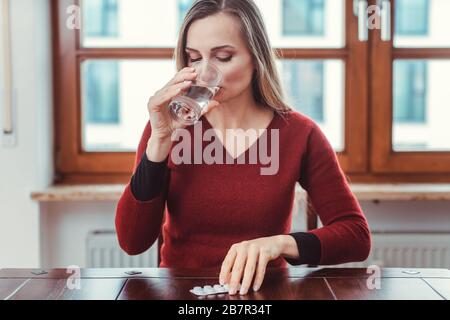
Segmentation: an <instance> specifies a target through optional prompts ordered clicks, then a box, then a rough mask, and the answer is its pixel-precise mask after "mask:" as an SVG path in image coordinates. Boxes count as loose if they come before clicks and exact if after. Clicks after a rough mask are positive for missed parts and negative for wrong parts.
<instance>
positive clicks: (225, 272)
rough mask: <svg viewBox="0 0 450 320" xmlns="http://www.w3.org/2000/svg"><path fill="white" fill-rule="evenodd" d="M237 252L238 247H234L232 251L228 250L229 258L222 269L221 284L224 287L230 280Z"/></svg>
mask: <svg viewBox="0 0 450 320" xmlns="http://www.w3.org/2000/svg"><path fill="white" fill-rule="evenodd" d="M236 255H237V251H236V245H232V246H231V248H230V250H228V253H227V256H226V257H225V259H224V260H223V263H222V267H221V268H220V276H219V283H220V284H221V285H224V284H225V283H228V282H229V280H230V273H231V268H232V267H233V265H234V260H235V259H236Z"/></svg>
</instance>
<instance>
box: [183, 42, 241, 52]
mask: <svg viewBox="0 0 450 320" xmlns="http://www.w3.org/2000/svg"><path fill="white" fill-rule="evenodd" d="M225 48H230V49H235V47H233V46H230V45H228V44H227V45H224V46H218V47H214V48H212V49H211V51H217V50H220V49H225ZM186 50H189V51H195V52H199V51H198V50H195V49H192V48H189V47H186Z"/></svg>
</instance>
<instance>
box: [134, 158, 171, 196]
mask: <svg viewBox="0 0 450 320" xmlns="http://www.w3.org/2000/svg"><path fill="white" fill-rule="evenodd" d="M167 161H168V158H166V159H165V160H164V161H162V162H153V161H151V160H149V159H148V158H147V153H146V152H143V153H142V158H141V162H140V163H139V165H138V167H137V168H136V170H135V172H134V174H133V176H132V177H131V182H130V187H131V193H132V194H133V196H134V197H135V198H136V199H137V200H139V201H150V200H152V199H153V198H155V197H157V196H158V194H159V193H160V192H161V191H162V189H163V184H164V179H165V177H166V171H167Z"/></svg>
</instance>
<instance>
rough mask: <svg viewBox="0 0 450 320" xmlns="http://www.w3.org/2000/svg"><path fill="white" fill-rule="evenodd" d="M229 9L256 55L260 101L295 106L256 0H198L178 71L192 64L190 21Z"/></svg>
mask: <svg viewBox="0 0 450 320" xmlns="http://www.w3.org/2000/svg"><path fill="white" fill-rule="evenodd" d="M220 12H223V13H229V14H231V15H233V16H235V17H237V18H238V19H239V20H240V22H241V32H242V36H243V38H244V40H246V42H247V44H248V49H249V51H250V52H251V54H252V56H253V61H254V65H255V69H256V71H255V73H254V74H253V79H252V89H253V96H254V99H255V101H256V102H257V103H259V104H262V105H266V106H268V107H269V108H272V109H274V111H275V112H277V113H279V114H280V115H284V114H286V113H288V112H289V111H291V110H292V109H291V108H290V107H289V106H288V105H287V104H286V103H285V102H284V95H283V90H282V87H281V82H280V77H279V75H278V72H277V69H276V66H275V58H276V55H275V53H274V51H273V50H272V48H271V45H270V41H269V37H268V35H267V31H266V27H265V25H264V21H263V18H262V15H261V12H260V11H259V9H258V7H257V6H256V4H255V3H254V2H253V0H196V1H195V2H194V3H193V4H192V6H191V8H190V9H189V11H188V12H187V14H186V16H185V18H184V21H183V24H182V25H181V29H180V33H179V38H178V44H177V48H176V49H175V61H176V65H177V69H178V71H179V70H181V69H183V68H185V67H186V66H187V65H188V61H187V60H188V58H187V55H186V52H185V49H186V42H187V33H188V30H189V27H190V25H191V24H192V23H193V22H194V21H196V20H199V19H203V18H206V17H208V16H211V15H214V14H217V13H220Z"/></svg>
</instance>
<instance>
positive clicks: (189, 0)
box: [178, 0, 194, 27]
mask: <svg viewBox="0 0 450 320" xmlns="http://www.w3.org/2000/svg"><path fill="white" fill-rule="evenodd" d="M193 3H194V0H178V26H179V27H181V24H182V23H183V19H184V17H185V15H186V13H187V11H188V10H189V8H190V7H191V6H192V4H193Z"/></svg>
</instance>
